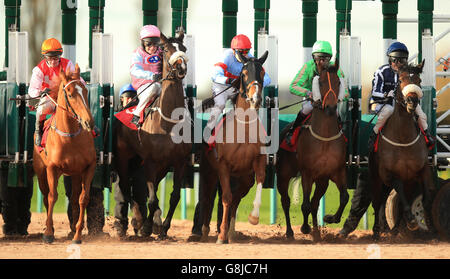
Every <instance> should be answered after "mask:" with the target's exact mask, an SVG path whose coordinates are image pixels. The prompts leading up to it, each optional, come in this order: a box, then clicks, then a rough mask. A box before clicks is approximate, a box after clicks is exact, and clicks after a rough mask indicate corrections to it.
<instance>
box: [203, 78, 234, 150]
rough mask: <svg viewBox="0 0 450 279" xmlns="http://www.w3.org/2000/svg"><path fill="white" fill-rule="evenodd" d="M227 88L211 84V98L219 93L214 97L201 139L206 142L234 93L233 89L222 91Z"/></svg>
mask: <svg viewBox="0 0 450 279" xmlns="http://www.w3.org/2000/svg"><path fill="white" fill-rule="evenodd" d="M226 88H227V86H225V85H223V84H219V83H213V86H212V91H213V96H215V95H217V94H219V93H220V95H217V96H216V97H214V107H213V108H211V111H210V116H209V120H208V123H207V124H206V127H205V130H204V131H203V139H204V140H205V141H208V139H209V137H210V136H211V132H212V130H213V129H214V127H215V126H216V124H217V120H219V117H220V115H222V112H223V109H224V108H225V104H226V102H227V100H228V98H229V97H230V95H232V94H233V93H234V88H230V89H228V90H226V91H223V90H225V89H226Z"/></svg>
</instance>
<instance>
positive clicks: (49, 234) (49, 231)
mask: <svg viewBox="0 0 450 279" xmlns="http://www.w3.org/2000/svg"><path fill="white" fill-rule="evenodd" d="M60 175H61V174H60V173H58V170H57V169H56V167H53V166H52V167H48V168H47V181H48V188H49V192H48V208H47V221H46V229H45V232H44V235H43V239H44V241H45V242H46V243H52V242H53V241H54V240H55V236H54V234H55V230H54V228H53V208H54V206H55V203H56V201H57V200H58V190H57V188H58V178H59V176H60Z"/></svg>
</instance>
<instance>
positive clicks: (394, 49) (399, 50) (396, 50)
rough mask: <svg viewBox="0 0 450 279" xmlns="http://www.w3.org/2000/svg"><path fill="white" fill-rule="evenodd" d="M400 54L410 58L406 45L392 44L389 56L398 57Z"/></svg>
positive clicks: (387, 53)
mask: <svg viewBox="0 0 450 279" xmlns="http://www.w3.org/2000/svg"><path fill="white" fill-rule="evenodd" d="M399 54H403V55H402V56H404V57H408V55H409V51H408V48H407V47H406V46H405V44H403V43H400V42H394V43H392V44H391V45H390V46H389V48H388V49H387V52H386V55H387V56H397V55H399Z"/></svg>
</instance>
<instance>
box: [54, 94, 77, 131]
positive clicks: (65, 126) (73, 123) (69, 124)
mask: <svg viewBox="0 0 450 279" xmlns="http://www.w3.org/2000/svg"><path fill="white" fill-rule="evenodd" d="M61 99H63V100H64V94H62V96H58V100H59V101H58V106H59V107H60V109H58V108H56V112H55V122H56V128H57V129H58V130H61V131H63V132H66V133H75V132H76V131H78V130H79V128H80V125H79V122H78V121H77V120H76V119H75V118H73V117H72V115H71V113H70V112H68V111H66V109H67V110H69V111H70V108H68V107H66V103H65V101H61ZM63 108H64V109H63ZM55 122H54V123H55Z"/></svg>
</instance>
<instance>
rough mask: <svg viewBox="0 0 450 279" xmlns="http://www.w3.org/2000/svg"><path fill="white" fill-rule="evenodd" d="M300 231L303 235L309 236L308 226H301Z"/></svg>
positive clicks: (309, 229) (309, 228)
mask: <svg viewBox="0 0 450 279" xmlns="http://www.w3.org/2000/svg"><path fill="white" fill-rule="evenodd" d="M300 230H301V232H302V233H303V234H309V233H310V232H311V227H310V226H309V225H308V224H306V225H302V227H301V229H300Z"/></svg>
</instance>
